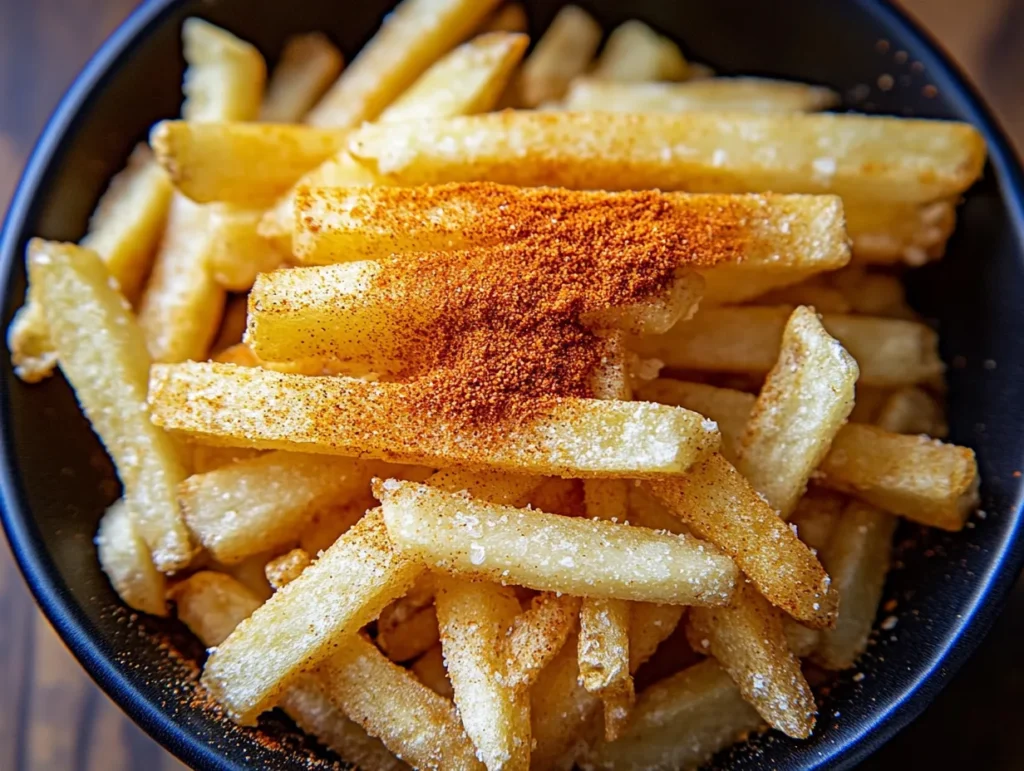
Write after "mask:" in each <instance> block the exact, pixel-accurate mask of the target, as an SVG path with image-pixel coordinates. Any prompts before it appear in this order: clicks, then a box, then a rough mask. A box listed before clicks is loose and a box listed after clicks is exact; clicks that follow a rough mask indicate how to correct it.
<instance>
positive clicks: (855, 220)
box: [846, 197, 956, 266]
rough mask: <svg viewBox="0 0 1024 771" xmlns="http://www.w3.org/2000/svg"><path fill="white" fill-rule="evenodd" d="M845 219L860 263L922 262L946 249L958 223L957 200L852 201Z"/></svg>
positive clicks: (854, 251)
mask: <svg viewBox="0 0 1024 771" xmlns="http://www.w3.org/2000/svg"><path fill="white" fill-rule="evenodd" d="M846 222H847V226H848V227H849V230H850V238H851V239H852V241H853V253H854V258H855V261H856V262H857V263H858V264H862V265H877V264H881V265H888V264H898V263H901V262H902V263H905V264H907V265H911V266H915V265H923V264H924V263H926V262H928V261H929V260H932V259H935V258H938V257H941V256H942V253H943V252H944V251H945V249H946V241H947V240H948V239H949V237H950V236H951V235H952V234H953V229H954V228H955V227H956V200H955V197H954V198H953V199H947V200H939V201H931V202H928V203H922V204H917V203H913V204H901V205H894V206H890V205H885V206H878V204H877V202H875V201H872V200H870V199H868V200H866V201H850V202H849V203H848V205H847V209H846Z"/></svg>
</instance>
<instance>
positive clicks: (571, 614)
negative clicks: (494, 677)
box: [506, 592, 676, 688]
mask: <svg viewBox="0 0 1024 771" xmlns="http://www.w3.org/2000/svg"><path fill="white" fill-rule="evenodd" d="M672 607H676V606H672ZM579 610H580V598H579V597H572V596H570V595H568V594H558V593H557V592H554V593H553V592H544V593H541V594H538V595H537V596H536V597H534V598H533V599H532V600H531V602H530V607H529V608H528V609H527V610H525V611H523V612H522V613H520V614H519V615H518V616H516V619H515V621H514V622H513V624H512V629H511V631H510V632H509V635H508V640H507V642H506V646H507V649H508V655H509V665H508V673H507V675H506V677H507V678H508V682H509V685H512V686H513V687H517V688H526V687H529V686H531V685H533V683H534V682H535V681H536V680H537V677H538V676H539V675H540V673H541V672H542V671H543V669H544V668H545V667H546V666H547V665H548V664H549V663H550V662H551V660H552V659H554V658H555V656H557V655H558V652H559V651H560V650H562V646H563V645H565V641H566V640H567V639H568V637H569V635H570V634H571V633H572V631H573V628H574V627H575V625H576V619H577V617H578V616H579Z"/></svg>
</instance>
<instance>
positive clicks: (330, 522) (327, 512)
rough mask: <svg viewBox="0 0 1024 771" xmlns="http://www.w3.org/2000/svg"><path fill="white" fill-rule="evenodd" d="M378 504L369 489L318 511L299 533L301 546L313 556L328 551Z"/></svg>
mask: <svg viewBox="0 0 1024 771" xmlns="http://www.w3.org/2000/svg"><path fill="white" fill-rule="evenodd" d="M375 504H376V501H375V500H374V498H373V496H371V495H370V493H369V490H367V491H366V493H365V494H364V495H360V496H358V497H356V498H354V499H353V500H351V501H349V502H347V503H343V504H341V505H335V506H328V507H326V508H324V509H320V510H319V511H317V512H316V513H315V514H314V515H313V518H312V519H311V520H310V521H309V523H308V524H307V525H306V526H305V527H304V528H303V529H302V532H301V533H300V534H299V548H301V549H302V550H304V551H305V552H306V553H307V554H309V555H310V556H312V557H315V556H317V555H318V554H320V553H321V552H323V551H327V549H328V548H330V546H331V544H333V543H334V542H335V541H337V540H338V538H339V536H341V535H342V534H343V533H345V532H347V531H348V529H349V528H351V527H352V525H354V524H355V523H356V522H358V521H359V520H360V519H361V518H362V516H363V515H364V514H365V513H366V512H367V511H369V510H370V509H372V508H373V507H374V506H375Z"/></svg>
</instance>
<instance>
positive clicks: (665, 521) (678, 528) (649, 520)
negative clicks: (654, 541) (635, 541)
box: [629, 485, 693, 535]
mask: <svg viewBox="0 0 1024 771" xmlns="http://www.w3.org/2000/svg"><path fill="white" fill-rule="evenodd" d="M629 522H630V524H633V525H639V526H640V527H646V528H649V529H651V530H664V531H665V532H666V533H675V534H676V535H680V534H682V535H693V533H692V532H691V531H690V528H688V527H687V526H686V525H684V524H683V522H682V521H681V520H680V519H679V517H677V516H675V515H674V514H672V512H670V511H669V510H668V509H667V508H665V505H664V504H662V502H661V501H660V500H658V498H657V497H656V496H655V495H653V494H652V493H650V492H648V491H647V490H646V489H644V488H643V487H637V486H635V485H632V486H630V489H629Z"/></svg>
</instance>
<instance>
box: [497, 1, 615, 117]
mask: <svg viewBox="0 0 1024 771" xmlns="http://www.w3.org/2000/svg"><path fill="white" fill-rule="evenodd" d="M600 44H601V26H600V25H599V24H598V23H597V22H596V21H594V19H593V18H591V16H590V14H588V13H587V12H586V11H584V10H582V9H581V8H578V7H577V6H575V5H567V6H565V7H564V8H562V9H561V10H560V11H559V12H558V15H557V16H555V18H554V20H552V22H551V26H549V27H548V28H547V31H546V32H545V33H544V34H543V35H542V36H541V38H540V40H538V41H537V45H536V46H534V49H533V52H532V53H531V54H530V55H529V56H528V57H527V59H526V61H525V62H524V63H523V68H522V72H520V74H519V79H518V81H517V82H516V86H515V100H516V101H517V102H518V103H519V104H521V105H522V106H524V107H536V106H537V105H539V104H541V103H542V102H547V101H550V100H552V99H561V98H562V96H563V95H564V94H565V90H566V89H567V88H568V87H569V83H570V82H571V81H572V79H573V78H575V77H576V76H577V75H581V74H583V72H584V71H585V70H586V68H587V66H588V65H589V64H590V61H591V60H592V59H593V58H594V54H596V53H597V47H598V46H599V45H600Z"/></svg>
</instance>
